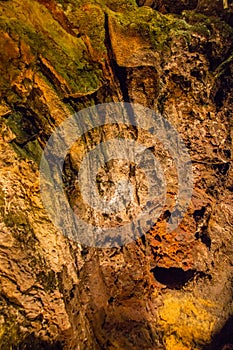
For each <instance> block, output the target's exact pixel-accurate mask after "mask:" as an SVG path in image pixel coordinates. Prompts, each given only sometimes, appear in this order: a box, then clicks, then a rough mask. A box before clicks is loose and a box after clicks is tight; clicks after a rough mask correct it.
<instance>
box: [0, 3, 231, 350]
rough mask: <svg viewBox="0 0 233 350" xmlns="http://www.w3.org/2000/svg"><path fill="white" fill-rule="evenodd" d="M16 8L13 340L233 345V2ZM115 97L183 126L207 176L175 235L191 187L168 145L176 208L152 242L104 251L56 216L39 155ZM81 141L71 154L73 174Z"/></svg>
mask: <svg viewBox="0 0 233 350" xmlns="http://www.w3.org/2000/svg"><path fill="white" fill-rule="evenodd" d="M229 3H230V2H229ZM0 9H1V19H2V20H1V50H0V57H1V58H0V69H1V75H0V80H1V106H0V111H1V120H0V121H1V125H0V126H1V138H0V145H1V156H0V162H1V167H0V169H1V170H0V171H1V176H0V216H1V220H0V236H1V241H0V254H1V263H0V276H1V279H0V286H1V287H0V300H1V304H0V305H1V316H0V348H1V349H2V350H8V349H11V348H12V349H64V350H66V349H70V350H76V349H127V350H128V349H140V348H142V349H166V350H170V349H172V350H176V349H177V350H188V349H189V350H194V349H205V348H208V349H223V348H224V346H226V345H227V344H231V345H232V334H233V324H232V276H233V272H232V265H233V248H232V243H231V242H232V241H231V239H232V223H233V212H232V199H233V195H232V189H233V183H232V172H233V169H232V102H233V95H232V87H233V78H232V71H233V63H232V57H233V54H232V45H233V39H232V38H233V36H232V34H233V29H232V27H231V25H232V5H231V3H230V4H229V8H228V9H227V10H224V9H223V8H222V2H221V1H216V4H215V2H213V1H199V2H198V3H197V1H188V2H187V1H178V2H177V1H176V2H175V1H166V0H164V1H163V0H161V1H158V2H156V1H146V2H138V3H136V2H135V1H133V0H131V1H124V0H121V1H114V0H111V1H104V0H102V1H101V0H99V1H89V2H85V1H83V0H79V1H72V0H70V1H63V0H57V1H53V0H50V1H43V0H38V1H36V0H31V1H29V0H25V1H24V2H23V3H22V2H21V1H19V0H8V1H1V2H0ZM111 101H113V102H119V101H128V102H133V103H139V104H141V105H143V106H146V107H149V108H151V109H153V110H154V111H156V112H159V113H161V114H162V115H163V116H165V117H166V118H167V119H168V121H169V122H170V123H172V125H174V127H175V128H176V130H177V131H178V132H179V133H180V134H181V135H182V138H183V140H184V142H185V144H186V146H187V148H188V150H189V153H190V156H191V159H192V166H193V173H194V189H193V196H192V202H191V204H190V207H189V209H188V211H187V213H186V215H185V217H184V219H183V221H182V222H181V224H180V226H179V228H177V229H176V230H175V231H173V232H171V233H168V232H166V223H167V220H168V218H169V215H170V212H171V206H172V203H173V198H174V193H175V191H176V190H177V187H176V183H175V180H174V179H173V174H172V173H171V169H170V168H169V166H170V165H169V164H170V163H169V158H166V154H165V156H164V153H163V152H162V151H161V152H158V154H160V157H161V160H162V162H164V168H165V173H166V177H167V182H168V189H167V191H168V192H167V201H166V206H165V209H164V214H163V215H162V216H161V217H160V218H159V220H158V222H157V224H156V225H154V226H153V228H152V229H151V230H150V231H149V232H148V233H147V234H146V235H145V236H143V237H141V238H139V239H137V240H136V241H134V242H132V243H130V244H128V245H126V246H123V247H119V248H109V249H97V248H93V247H92V248H90V247H84V246H82V245H80V244H78V243H77V242H75V241H73V240H72V239H70V238H68V237H65V236H64V235H63V234H62V232H60V231H59V230H58V229H57V228H56V227H55V226H54V225H53V223H52V222H51V221H50V219H49V217H48V214H47V212H46V211H45V209H44V207H43V204H42V202H41V198H40V191H39V180H38V179H39V162H40V158H41V154H42V152H43V148H44V147H45V144H46V141H47V140H48V138H49V136H50V135H51V133H52V132H53V130H54V129H55V127H57V126H58V125H59V124H60V123H61V122H62V121H64V120H65V119H66V118H68V117H69V116H70V115H72V114H73V113H74V112H77V111H80V110H82V109H83V108H86V107H89V106H92V105H94V104H99V103H104V102H111ZM128 131H129V130H128ZM111 132H112V131H111V130H106V133H105V134H106V135H108V133H109V135H110V134H111ZM126 132H127V130H126ZM133 137H135V138H137V137H138V138H139V139H140V140H141V141H142V142H145V143H146V142H147V140H146V137H144V138H143V135H138V134H137V135H134V136H133ZM97 139H98V137H97ZM88 142H90V140H88V139H87V140H86V144H87V146H88ZM148 147H150V145H149V144H148ZM80 149H81V146H80V145H76V148H75V147H74V149H73V151H72V149H71V151H70V154H69V157H68V158H67V162H66V166H67V168H66V170H65V174H66V176H67V181H70V178H71V180H72V172H75V171H76V165H77V164H76V163H77V152H79V151H80ZM71 182H72V181H71ZM68 195H70V196H71V199H72V195H71V192H68ZM64 216H65V213H64ZM231 330H232V331H231ZM222 334H223V335H222ZM225 348H226V347H225Z"/></svg>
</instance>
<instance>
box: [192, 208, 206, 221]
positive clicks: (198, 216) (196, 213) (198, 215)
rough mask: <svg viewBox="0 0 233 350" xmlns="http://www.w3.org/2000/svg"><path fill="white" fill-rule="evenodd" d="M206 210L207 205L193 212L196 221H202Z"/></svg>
mask: <svg viewBox="0 0 233 350" xmlns="http://www.w3.org/2000/svg"><path fill="white" fill-rule="evenodd" d="M205 211H206V208H205V207H202V208H201V209H199V210H195V211H194V213H193V217H194V220H195V221H196V222H198V221H200V220H201V219H202V218H203V217H204V214H205Z"/></svg>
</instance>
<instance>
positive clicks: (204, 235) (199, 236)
mask: <svg viewBox="0 0 233 350" xmlns="http://www.w3.org/2000/svg"><path fill="white" fill-rule="evenodd" d="M195 237H196V239H200V240H201V242H202V243H203V244H205V245H206V246H207V248H209V249H210V247H211V239H210V236H209V235H208V233H207V227H204V228H203V231H202V232H201V233H200V232H196V233H195Z"/></svg>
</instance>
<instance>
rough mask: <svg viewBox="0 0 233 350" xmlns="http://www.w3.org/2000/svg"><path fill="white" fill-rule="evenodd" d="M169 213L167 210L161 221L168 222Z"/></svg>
mask: <svg viewBox="0 0 233 350" xmlns="http://www.w3.org/2000/svg"><path fill="white" fill-rule="evenodd" d="M170 216H171V212H170V211H169V210H166V211H165V212H164V213H163V215H162V220H166V221H168V220H169V219H170Z"/></svg>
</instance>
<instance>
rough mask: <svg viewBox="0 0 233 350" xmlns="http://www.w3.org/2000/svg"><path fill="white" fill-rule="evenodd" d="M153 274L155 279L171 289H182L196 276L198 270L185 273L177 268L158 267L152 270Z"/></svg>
mask: <svg viewBox="0 0 233 350" xmlns="http://www.w3.org/2000/svg"><path fill="white" fill-rule="evenodd" d="M151 272H153V274H154V277H155V279H156V280H157V281H158V282H159V283H162V284H164V285H166V286H167V287H168V288H170V289H180V288H182V287H183V286H184V285H185V284H186V283H187V282H189V281H190V280H192V279H193V278H194V276H195V274H196V270H187V271H184V270H183V269H181V268H177V267H170V268H165V267H158V266H156V267H155V268H154V269H152V270H151Z"/></svg>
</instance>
